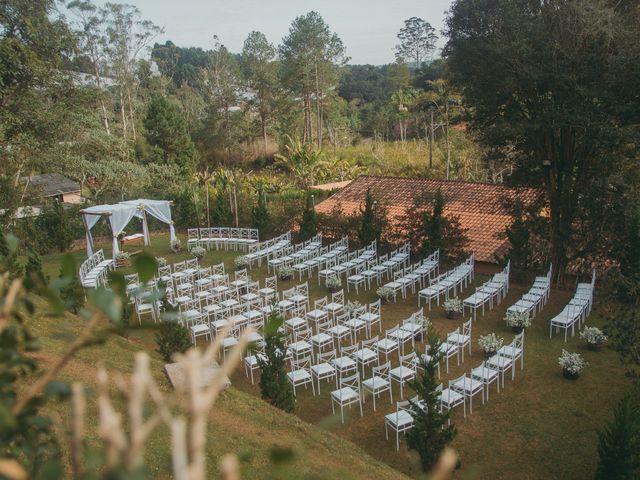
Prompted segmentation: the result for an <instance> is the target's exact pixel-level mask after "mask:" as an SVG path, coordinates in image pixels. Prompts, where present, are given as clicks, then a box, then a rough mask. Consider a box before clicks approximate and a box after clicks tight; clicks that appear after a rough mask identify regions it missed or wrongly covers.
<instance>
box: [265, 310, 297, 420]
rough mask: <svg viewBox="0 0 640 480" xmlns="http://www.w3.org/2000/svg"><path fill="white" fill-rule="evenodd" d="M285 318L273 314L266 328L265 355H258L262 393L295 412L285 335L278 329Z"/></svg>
mask: <svg viewBox="0 0 640 480" xmlns="http://www.w3.org/2000/svg"><path fill="white" fill-rule="evenodd" d="M283 321H284V319H283V318H282V317H281V316H280V315H278V314H273V315H272V316H271V317H270V318H269V321H268V322H267V324H266V326H265V329H264V343H265V345H264V356H261V355H258V357H257V359H258V365H259V366H260V394H261V395H262V398H263V399H265V400H267V401H268V402H269V403H271V404H272V405H273V406H275V407H277V408H279V409H281V410H284V411H285V412H293V411H294V410H295V407H296V404H295V396H294V395H293V387H292V386H291V383H290V382H289V380H288V379H287V366H286V359H285V354H284V352H285V350H286V349H287V347H286V346H285V343H284V338H283V335H282V334H281V333H280V332H279V331H278V327H279V326H280V325H282V322H283Z"/></svg>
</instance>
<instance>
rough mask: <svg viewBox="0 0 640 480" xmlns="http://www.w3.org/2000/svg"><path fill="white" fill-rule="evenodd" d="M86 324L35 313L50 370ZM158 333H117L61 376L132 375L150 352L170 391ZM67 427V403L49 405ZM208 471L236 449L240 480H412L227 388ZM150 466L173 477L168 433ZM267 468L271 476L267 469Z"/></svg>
mask: <svg viewBox="0 0 640 480" xmlns="http://www.w3.org/2000/svg"><path fill="white" fill-rule="evenodd" d="M82 322H83V320H82V319H80V318H79V317H77V316H74V315H70V314H68V315H65V316H64V317H62V318H51V317H48V316H46V315H37V316H36V317H35V318H33V319H32V320H31V321H30V323H29V327H30V329H31V330H32V332H33V333H34V334H36V335H37V336H38V338H39V339H40V343H41V345H42V349H41V351H40V352H38V354H37V356H38V357H39V358H40V360H41V362H42V363H41V364H42V365H45V364H46V363H48V362H50V361H51V360H53V359H54V358H56V357H58V356H59V355H61V354H62V353H63V352H64V351H65V348H66V345H67V344H68V343H69V342H70V341H71V340H72V339H73V338H75V336H76V335H77V332H79V331H80V329H81V327H82ZM152 338H153V334H152V333H151V332H149V331H134V332H132V334H131V335H130V337H129V338H128V339H126V338H123V337H120V336H117V335H113V336H111V337H110V338H109V339H108V340H107V341H106V342H105V343H104V344H102V345H99V346H94V347H90V348H87V349H85V350H83V351H81V352H80V353H79V354H78V355H77V356H76V358H74V359H73V360H72V361H71V362H70V363H69V364H68V365H67V367H66V368H65V370H64V371H63V373H62V375H61V379H62V380H64V381H67V382H73V381H80V382H82V383H83V384H85V385H88V386H94V384H95V380H94V379H95V369H96V366H97V365H98V364H100V363H102V364H104V365H105V366H106V368H107V369H108V370H111V371H118V372H122V373H125V374H128V373H130V372H131V371H132V366H133V355H134V354H135V352H137V351H139V350H141V349H145V350H146V351H148V352H149V353H150V354H151V358H152V362H151V365H152V369H153V372H154V376H155V378H156V381H157V382H158V383H159V385H160V386H161V388H162V389H164V390H168V389H170V388H171V387H170V385H169V383H168V381H167V379H166V377H165V375H164V373H163V362H162V359H161V358H160V357H159V355H158V354H157V353H155V352H154V351H153V348H154V345H153V341H152ZM49 408H50V409H51V413H55V414H56V416H57V417H58V418H59V419H60V422H61V423H62V425H60V430H62V431H64V430H66V423H67V422H68V420H69V405H68V404H66V403H62V404H58V405H55V406H50V407H49ZM96 425H97V419H96V411H95V405H94V404H93V402H92V400H91V399H89V408H88V428H89V431H90V432H95V427H96ZM274 448H276V449H291V450H292V452H293V456H292V458H291V459H290V460H289V461H287V462H284V463H283V464H281V465H279V466H278V467H277V468H275V467H274V466H273V463H272V461H271V456H272V451H273V449H274ZM207 450H208V452H209V457H208V458H209V465H208V472H209V475H210V476H212V474H213V472H215V466H216V464H217V459H218V458H220V457H221V456H222V455H224V454H225V453H229V452H233V453H235V454H237V455H238V457H239V458H240V459H241V464H242V469H243V471H242V477H243V478H244V479H252V478H256V479H258V478H276V477H277V478H341V479H345V478H354V479H355V478H385V479H393V478H398V479H401V478H406V477H404V476H403V475H402V474H401V473H400V472H398V471H396V470H394V469H392V468H391V467H389V466H387V465H385V464H383V463H381V462H379V461H377V460H375V459H373V458H372V457H371V456H369V455H368V454H367V453H365V452H364V451H363V450H362V449H361V448H359V447H357V446H355V445H354V444H352V443H350V442H349V441H347V440H344V439H342V438H339V437H337V436H335V435H333V434H331V433H329V432H327V431H325V430H323V429H321V428H319V427H316V426H313V425H310V424H308V423H305V422H303V421H302V420H300V419H299V418H297V417H296V416H294V415H289V414H286V413H284V412H281V411H280V410H277V409H275V408H273V407H271V406H270V405H268V404H266V403H265V402H263V401H261V400H260V399H258V398H256V397H254V396H252V395H249V394H247V393H244V392H241V391H239V390H237V389H235V388H233V387H232V388H230V389H229V390H227V391H226V392H225V393H224V394H223V395H222V397H221V398H220V399H219V400H218V402H217V403H216V405H215V406H214V409H213V412H212V414H211V422H210V424H209V429H208V438H207ZM147 465H148V466H150V467H151V469H152V470H153V471H154V472H155V474H156V477H157V478H170V476H171V475H170V452H169V437H168V433H167V431H166V429H161V430H159V431H157V432H156V434H155V435H154V436H153V438H152V440H151V441H150V442H149V446H148V449H147ZM266 468H269V471H268V472H267V471H266V470H265V469H266Z"/></svg>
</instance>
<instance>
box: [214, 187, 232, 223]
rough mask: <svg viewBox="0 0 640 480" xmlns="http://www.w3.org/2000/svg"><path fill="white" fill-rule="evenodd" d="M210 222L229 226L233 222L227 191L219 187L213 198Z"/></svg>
mask: <svg viewBox="0 0 640 480" xmlns="http://www.w3.org/2000/svg"><path fill="white" fill-rule="evenodd" d="M211 224H212V225H215V226H217V227H230V226H231V225H232V224H233V212H232V211H231V204H230V203H229V197H228V195H227V192H226V191H224V190H223V189H219V190H218V192H217V193H216V196H215V197H214V199H213V208H212V209H211Z"/></svg>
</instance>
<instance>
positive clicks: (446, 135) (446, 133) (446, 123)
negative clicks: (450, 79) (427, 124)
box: [444, 105, 451, 180]
mask: <svg viewBox="0 0 640 480" xmlns="http://www.w3.org/2000/svg"><path fill="white" fill-rule="evenodd" d="M444 111H445V117H444V141H445V144H446V146H447V180H449V169H450V168H451V146H450V145H449V106H448V105H447V106H445V110H444Z"/></svg>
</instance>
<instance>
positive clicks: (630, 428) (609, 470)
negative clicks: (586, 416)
mask: <svg viewBox="0 0 640 480" xmlns="http://www.w3.org/2000/svg"><path fill="white" fill-rule="evenodd" d="M598 439H599V441H598V453H599V454H600V460H599V462H598V468H597V470H596V475H595V478H596V480H605V479H606V480H631V479H636V478H640V384H638V383H635V384H634V385H633V386H632V387H631V389H630V390H629V391H628V392H627V394H626V395H625V396H624V398H623V399H622V400H621V401H620V402H619V403H618V405H617V406H616V407H615V410H614V416H613V419H612V420H611V422H609V424H608V425H607V426H606V427H605V429H604V430H602V431H601V432H599V434H598Z"/></svg>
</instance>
